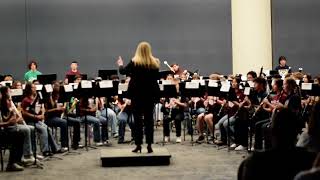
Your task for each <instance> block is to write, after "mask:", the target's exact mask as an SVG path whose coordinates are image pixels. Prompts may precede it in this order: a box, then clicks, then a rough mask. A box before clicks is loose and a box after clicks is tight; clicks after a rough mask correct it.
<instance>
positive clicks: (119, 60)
mask: <svg viewBox="0 0 320 180" xmlns="http://www.w3.org/2000/svg"><path fill="white" fill-rule="evenodd" d="M117 65H118V66H123V60H122V57H121V56H119V58H118V60H117Z"/></svg>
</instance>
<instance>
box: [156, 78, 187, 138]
mask: <svg viewBox="0 0 320 180" xmlns="http://www.w3.org/2000/svg"><path fill="white" fill-rule="evenodd" d="M167 80H171V81H172V82H173V83H174V84H175V85H176V88H177V92H178V89H179V82H178V81H177V80H175V79H173V78H172V75H168V76H167ZM186 107H187V102H186V99H185V98H181V97H180V98H166V99H165V106H164V107H162V109H161V111H162V112H163V114H164V119H163V133H164V141H165V142H169V140H170V138H169V137H170V122H171V121H172V120H174V123H175V128H176V143H181V122H182V121H183V120H184V112H185V108H186Z"/></svg>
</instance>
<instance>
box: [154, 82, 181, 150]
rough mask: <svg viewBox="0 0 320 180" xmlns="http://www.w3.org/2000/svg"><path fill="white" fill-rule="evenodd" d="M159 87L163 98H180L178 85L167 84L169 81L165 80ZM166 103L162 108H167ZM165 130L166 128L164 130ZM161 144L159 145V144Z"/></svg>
mask: <svg viewBox="0 0 320 180" xmlns="http://www.w3.org/2000/svg"><path fill="white" fill-rule="evenodd" d="M159 87H160V97H162V98H175V97H177V96H178V93H177V88H176V85H175V84H170V83H168V84H167V81H166V80H164V81H161V80H160V81H159ZM164 104H165V101H164V102H163V104H162V106H163V107H165V105H164ZM163 130H164V128H163ZM162 134H163V135H162V143H161V142H160V143H161V144H162V146H164V144H165V142H164V132H163V133H162ZM157 144H159V143H157Z"/></svg>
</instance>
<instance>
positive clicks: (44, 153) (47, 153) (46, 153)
mask: <svg viewBox="0 0 320 180" xmlns="http://www.w3.org/2000/svg"><path fill="white" fill-rule="evenodd" d="M43 156H44V157H49V156H53V154H52V153H51V152H49V151H47V152H43Z"/></svg>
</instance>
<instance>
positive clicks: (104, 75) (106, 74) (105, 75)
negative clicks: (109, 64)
mask: <svg viewBox="0 0 320 180" xmlns="http://www.w3.org/2000/svg"><path fill="white" fill-rule="evenodd" d="M117 75H118V70H116V69H111V70H99V71H98V76H99V77H101V79H102V80H111V77H112V76H117Z"/></svg>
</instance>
